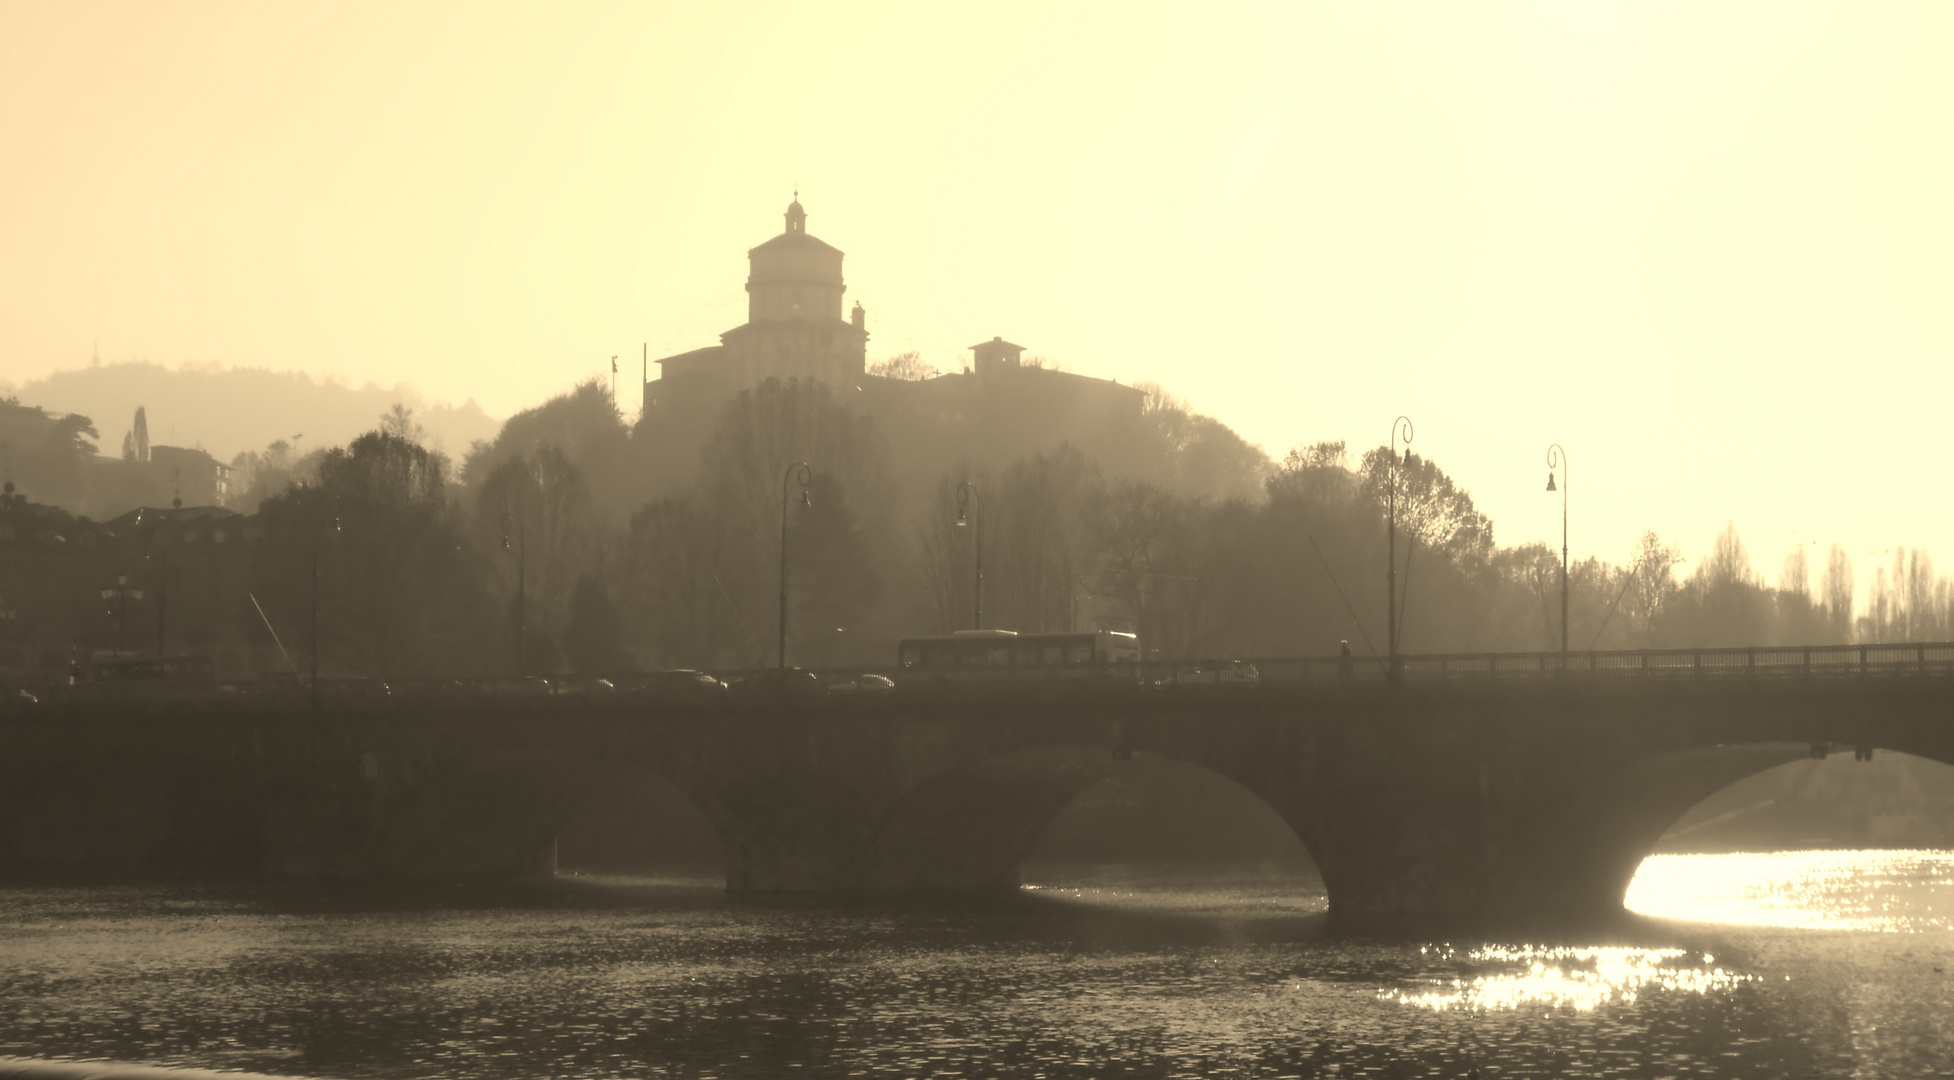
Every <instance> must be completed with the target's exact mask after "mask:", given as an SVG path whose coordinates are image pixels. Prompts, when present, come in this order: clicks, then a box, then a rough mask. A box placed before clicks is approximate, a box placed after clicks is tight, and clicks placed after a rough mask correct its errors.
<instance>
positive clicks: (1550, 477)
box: [1547, 472, 1560, 491]
mask: <svg viewBox="0 0 1954 1080" xmlns="http://www.w3.org/2000/svg"><path fill="white" fill-rule="evenodd" d="M1547 490H1548V491H1559V490H1560V489H1559V488H1557V487H1555V486H1554V474H1553V473H1551V472H1550V473H1548V474H1547Z"/></svg>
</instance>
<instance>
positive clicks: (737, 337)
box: [644, 194, 1146, 445]
mask: <svg viewBox="0 0 1954 1080" xmlns="http://www.w3.org/2000/svg"><path fill="white" fill-rule="evenodd" d="M786 221H787V225H786V231H785V232H782V233H781V234H780V235H779V236H776V237H774V238H773V239H771V240H768V241H767V242H766V243H764V244H761V245H760V246H758V247H755V248H753V249H751V250H749V251H748V252H747V260H748V263H749V265H750V269H749V272H748V275H747V281H746V291H747V321H746V323H745V325H743V326H736V327H734V328H733V329H731V330H728V331H726V332H725V333H723V334H721V335H720V336H719V344H717V345H712V346H708V347H706V348H703V349H694V350H692V351H691V352H685V353H679V354H677V355H674V356H667V357H665V358H664V359H662V360H659V361H658V366H659V371H660V376H659V378H657V379H655V380H651V381H648V382H646V383H645V384H644V417H645V419H646V421H647V422H649V423H652V424H654V425H656V426H657V427H658V428H659V429H661V431H662V433H663V434H664V435H665V436H667V437H675V438H676V441H677V442H678V443H680V444H686V443H692V442H696V441H698V440H701V439H703V438H704V435H705V432H706V430H708V426H709V425H710V424H711V423H712V422H713V419H714V418H715V417H716V416H717V415H718V412H719V409H720V407H721V406H722V405H724V404H725V403H726V402H727V401H728V400H730V399H731V398H732V397H733V396H734V395H736V394H738V393H739V392H740V391H742V390H746V389H749V388H751V387H754V386H757V385H759V384H760V383H762V382H765V381H766V380H767V379H776V378H777V379H781V380H788V379H804V380H813V381H818V382H822V383H826V384H827V385H828V387H829V389H830V390H832V391H834V392H835V393H836V395H837V397H839V398H841V399H842V400H844V401H847V402H850V403H852V407H854V408H857V409H859V410H860V411H862V412H865V413H867V414H869V415H871V416H874V417H875V418H876V420H877V421H878V423H880V424H882V426H883V427H884V429H885V430H889V431H892V432H894V431H900V430H903V429H905V428H913V427H916V426H918V425H922V426H923V427H929V428H935V427H939V426H941V425H948V426H949V427H950V428H951V429H956V428H961V427H972V428H975V429H978V430H973V431H971V432H970V433H969V434H970V436H971V437H972V438H975V439H977V441H978V442H985V441H999V442H1001V443H1008V444H1011V445H1041V444H1042V443H1043V442H1045V441H1047V440H1044V439H1042V438H1037V437H1033V438H1031V439H1030V441H1029V442H1028V443H1022V444H1020V443H1019V442H1018V441H1017V437H1018V436H1019V435H1020V434H1024V435H1030V434H1031V433H1034V432H1038V433H1045V434H1050V433H1054V432H1056V433H1062V434H1065V435H1072V436H1077V435H1079V434H1087V435H1088V436H1089V435H1090V433H1091V432H1092V431H1094V430H1096V429H1098V428H1100V427H1102V426H1105V425H1109V424H1110V425H1120V424H1124V423H1127V422H1128V421H1130V420H1133V419H1137V418H1138V417H1139V415H1140V412H1141V408H1142V406H1143V404H1144V402H1145V399H1146V395H1145V394H1144V393H1143V392H1142V391H1140V390H1139V389H1137V388H1135V387H1131V386H1121V385H1120V384H1119V382H1118V381H1117V380H1111V379H1095V378H1091V377H1089V376H1085V375H1078V374H1074V373H1071V372H1065V371H1058V370H1055V369H1053V368H1048V367H1044V366H1042V365H1039V364H1037V363H1035V362H1034V363H1030V364H1027V363H1024V362H1023V360H1022V356H1023V353H1024V351H1025V349H1024V346H1022V345H1015V344H1012V343H1011V342H1008V341H1005V340H1004V339H1003V338H1001V337H994V338H992V339H991V340H989V341H985V342H979V343H978V344H976V345H973V346H971V351H972V352H973V354H974V358H973V363H972V366H971V367H970V368H969V369H968V370H965V371H962V372H955V373H950V374H945V375H940V376H937V377H935V378H929V379H917V380H906V379H896V378H885V377H882V376H876V375H870V374H868V373H867V370H866V368H865V367H864V359H865V356H866V352H867V347H868V327H867V316H866V315H865V313H864V312H863V310H862V305H861V304H859V303H857V304H856V305H855V306H854V309H853V310H852V311H851V312H850V314H849V317H848V318H847V319H845V320H844V319H843V318H842V314H841V306H842V298H843V293H844V292H845V291H846V285H845V284H844V283H843V281H842V276H841V260H842V253H841V252H840V251H839V250H838V249H836V248H834V247H833V246H831V245H829V244H827V243H825V242H823V241H821V240H817V239H815V238H814V237H812V236H810V235H808V232H807V212H806V211H805V210H803V209H802V208H801V204H800V198H799V195H798V194H796V196H795V199H794V201H793V202H792V203H791V204H789V205H788V207H787V215H786ZM948 433H949V434H954V432H948ZM943 434H946V432H944V431H936V432H934V433H933V434H932V435H931V438H932V439H934V438H936V437H937V436H941V435H943ZM963 441H968V440H963Z"/></svg>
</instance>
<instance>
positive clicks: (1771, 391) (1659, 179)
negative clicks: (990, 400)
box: [0, 0, 1954, 595]
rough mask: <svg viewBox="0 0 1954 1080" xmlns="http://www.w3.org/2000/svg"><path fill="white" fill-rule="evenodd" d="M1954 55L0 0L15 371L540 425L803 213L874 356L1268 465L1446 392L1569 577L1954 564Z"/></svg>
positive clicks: (1790, 6)
mask: <svg viewBox="0 0 1954 1080" xmlns="http://www.w3.org/2000/svg"><path fill="white" fill-rule="evenodd" d="M1950 55H1954V5H1950V4H1945V3H1939V2H1933V3H1927V2H1923V3H1917V4H1876V3H1868V2H1864V0H1856V2H1851V3H1836V4H1833V3H1798V2H1795V0H1769V2H1765V3H1755V4H1715V3H1708V2H1704V0H1691V2H1687V3H1673V4H1660V3H1648V2H1638V3H1614V2H1607V0H1586V2H1582V0H1566V2H1551V3H1549V2H1539V3H1510V4H1496V3H1472V4H1459V3H1451V2H1434V3H1430V4H1421V5H1401V4H1386V3H1377V2H1370V0H1365V2H1361V3H1359V2H1354V0H1353V2H1350V3H1341V4H1330V3H1303V2H1294V0H1292V2H1287V3H1279V4H1267V5H1250V4H1238V5H1225V6H1224V5H1213V4H1184V5H1173V6H1166V5H1162V6H1159V7H1157V8H1153V9H1149V8H1146V7H1143V6H1141V5H1138V4H1133V3H1122V4H1103V5H1083V4H1080V5H1054V4H1052V3H1049V2H1040V3H1025V4H1014V3H995V2H994V3H988V4H984V5H975V6H973V5H964V6H962V7H957V8H954V9H953V8H951V7H949V6H947V5H924V4H913V3H904V4H876V3H854V4H848V5H821V4H805V3H780V4H752V5H736V4H712V3H686V4H679V3H665V4H659V3H618V4H581V5H578V4H532V5H513V4H496V3H490V2H487V0H468V2H467V3H453V4H440V3H435V2H430V0H422V2H416V3H411V4H402V3H397V2H389V3H356V2H348V0H335V2H333V3H314V4H262V3H238V4H217V3H203V4H198V3H190V2H184V3H172V4H154V3H130V4H111V3H86V2H79V0H78V2H73V3H58V4H57V3H40V2H12V0H5V2H0V193H4V198H0V380H4V381H8V382H13V383H20V382H24V381H26V380H27V379H30V378H33V377H36V376H39V375H43V374H45V373H47V372H49V371H52V370H56V369H59V368H65V367H72V366H76V365H79V364H85V363H87V361H88V358H89V355H90V351H91V349H92V348H93V347H94V345H95V343H96V342H97V341H99V342H100V349H101V353H102V356H103V357H104V358H105V359H124V358H131V357H148V358H151V359H154V360H158V361H164V362H180V361H183V360H200V361H217V362H221V363H224V364H232V365H261V366H268V367H272V368H278V369H285V368H298V369H303V370H306V371H310V372H314V373H320V374H327V373H331V374H337V375H341V376H343V377H345V378H348V379H351V380H353V381H355V382H363V381H366V380H375V381H379V382H381V383H383V384H391V383H393V382H396V381H400V380H405V381H408V382H411V383H413V384H415V385H416V386H419V387H420V388H422V389H423V390H424V391H426V392H427V393H428V394H430V395H431V396H434V397H437V398H449V399H455V400H460V399H465V398H469V397H473V398H475V399H477V400H478V401H480V402H481V403H482V404H483V406H484V407H486V408H488V409H489V410H490V411H491V412H494V413H497V414H506V413H508V412H511V411H513V410H515V409H518V408H521V407H523V406H524V405H527V404H530V403H533V402H535V401H537V400H539V399H541V398H543V397H545V396H547V395H549V394H551V393H553V392H556V391H559V390H561V389H564V388H565V387H567V386H568V385H570V384H571V383H573V382H574V381H575V380H577V379H578V378H579V377H582V376H585V375H588V374H591V373H595V372H598V371H600V370H607V369H608V363H609V358H610V357H611V356H612V355H613V354H619V355H621V356H622V357H623V359H622V360H621V361H620V365H621V366H622V367H623V368H624V369H625V373H626V374H625V379H626V381H627V382H628V379H629V377H630V376H631V374H633V373H635V372H636V370H637V368H638V356H639V350H640V347H641V343H644V342H649V346H650V351H651V355H652V356H654V357H656V356H659V355H661V354H665V353H670V352H677V351H680V350H683V349H689V348H695V347H698V346H701V345H707V344H711V343H713V342H714V341H715V340H716V335H717V334H718V333H719V332H720V331H723V330H725V329H728V328H729V327H732V326H734V325H736V324H738V323H740V322H741V321H743V320H744V317H745V294H744V292H742V290H741V285H742V283H743V281H744V278H745V272H746V266H745V251H746V249H747V248H748V247H750V246H752V245H754V244H757V243H759V242H760V241H762V240H764V239H766V238H767V237H769V236H771V235H773V234H774V233H777V232H778V231H779V230H780V216H779V215H780V212H781V210H782V209H783V208H784V206H785V204H786V202H787V201H788V198H789V194H790V191H791V189H792V187H793V185H794V184H795V183H796V182H798V183H799V185H800V189H801V195H802V201H803V202H804V203H805V204H806V206H807V208H808V210H809V214H810V219H809V231H810V232H812V233H814V234H815V235H818V236H820V237H822V238H823V239H826V240H828V241H830V242H832V243H834V244H835V245H836V246H838V247H840V248H842V249H843V250H844V251H846V252H847V253H848V255H847V264H846V271H847V277H848V282H849V298H850V299H851V300H860V301H861V302H862V303H863V304H864V305H865V306H866V307H867V309H868V315H869V328H870V331H871V334H872V338H871V340H870V343H869V355H870V359H871V360H873V359H876V358H879V357H882V356H886V355H888V354H890V353H894V352H898V351H902V350H904V349H909V348H917V349H920V350H922V351H923V352H924V354H925V355H926V356H927V357H928V358H929V359H931V360H932V361H934V362H935V363H937V364H938V365H939V366H941V367H944V368H946V369H947V368H951V367H953V366H954V365H955V364H956V363H957V361H958V359H959V357H960V355H961V354H960V352H959V350H960V349H961V347H962V346H965V345H968V344H970V343H971V342H974V341H978V340H982V339H987V338H989V337H991V336H992V335H1003V336H1004V337H1006V338H1009V339H1011V340H1013V341H1016V342H1019V343H1021V344H1024V345H1026V346H1029V347H1030V349H1031V350H1032V351H1033V352H1034V353H1037V354H1040V355H1043V356H1046V357H1048V358H1052V359H1055V360H1058V361H1060V362H1062V363H1063V364H1065V365H1066V366H1067V367H1069V368H1070V369H1072V370H1075V371H1080V372H1084V373H1087V374H1092V375H1101V376H1106V377H1114V378H1119V379H1120V380H1122V381H1137V380H1143V379H1153V380H1157V381H1159V382H1162V383H1164V384H1166V385H1167V386H1168V387H1169V388H1170V389H1172V390H1174V391H1176V392H1178V393H1181V394H1183V395H1185V396H1186V397H1188V398H1189V399H1191V401H1192V402H1193V404H1194V405H1195V406H1196V407H1197V408H1199V409H1201V410H1203V411H1205V412H1209V413H1212V414H1214V415H1215V416H1218V417H1220V418H1221V419H1223V420H1224V421H1226V422H1228V423H1229V424H1231V425H1233V426H1234V427H1235V428H1236V429H1237V430H1238V431H1240V432H1242V433H1243V434H1244V435H1245V436H1247V437H1248V438H1250V439H1251V440H1253V441H1256V442H1259V443H1261V444H1262V445H1263V446H1264V447H1265V448H1266V449H1267V450H1268V451H1269V452H1270V453H1271V454H1273V455H1275V456H1276V457H1278V458H1279V457H1280V456H1281V455H1282V454H1283V452H1284V451H1285V450H1287V449H1288V448H1289V447H1290V446H1292V445H1295V444H1297V443H1301V442H1309V441H1314V440H1318V439H1337V438H1341V439H1348V440H1350V441H1351V443H1352V444H1353V446H1363V445H1375V444H1377V443H1380V442H1382V441H1383V440H1384V438H1385V435H1386V433H1387V432H1388V430H1389V427H1390V423H1391V420H1392V418H1393V417H1394V416H1396V415H1398V414H1399V413H1407V414H1409V415H1410V416H1411V417H1412V418H1413V419H1414V420H1415V421H1416V425H1417V441H1416V443H1415V447H1416V448H1417V449H1418V450H1420V451H1422V452H1424V453H1426V454H1428V455H1430V456H1432V457H1434V458H1436V459H1437V460H1438V461H1439V462H1440V463H1441V464H1442V465H1443V466H1444V467H1445V468H1446V469H1447V470H1448V471H1449V472H1451V473H1452V474H1453V475H1454V476H1455V477H1456V478H1457V479H1458V480H1459V481H1460V482H1461V483H1462V484H1463V485H1464V486H1465V487H1467V488H1468V489H1469V490H1470V491H1471V492H1472V493H1473V495H1474V497H1475V498H1476V499H1477V500H1478V502H1479V504H1480V506H1481V508H1482V509H1484V510H1486V511H1487V512H1489V513H1490V514H1492V515H1493V517H1494V520H1495V522H1496V527H1497V534H1496V535H1497V537H1498V539H1499V540H1500V541H1501V542H1503V543H1514V542H1518V541H1521V540H1525V539H1531V538H1547V537H1549V536H1550V535H1551V536H1552V537H1553V539H1554V541H1555V542H1556V543H1558V540H1559V537H1558V531H1559V509H1560V508H1559V502H1558V499H1557V498H1556V497H1552V496H1549V495H1547V494H1545V493H1544V491H1543V490H1542V488H1543V487H1544V484H1545V480H1546V475H1545V474H1546V466H1545V462H1544V460H1543V459H1544V455H1545V450H1546V446H1547V444H1548V443H1550V442H1553V441H1559V442H1561V443H1562V444H1564V445H1565V446H1566V447H1567V449H1568V451H1569V454H1570V457H1571V462H1572V467H1573V487H1572V492H1571V495H1572V499H1573V504H1572V505H1573V528H1574V535H1573V545H1574V548H1575V552H1576V555H1577V556H1579V555H1582V554H1585V553H1590V552H1593V553H1598V554H1601V555H1603V556H1605V557H1608V558H1611V559H1616V560H1620V559H1622V558H1624V557H1625V556H1626V554H1627V551H1628V549H1629V547H1630V545H1631V544H1632V542H1633V540H1634V538H1635V535H1636V533H1637V531H1638V530H1640V529H1642V528H1644V527H1653V528H1656V529H1658V530H1660V531H1662V532H1663V533H1664V534H1665V535H1667V536H1669V537H1670V538H1671V539H1672V540H1674V541H1676V542H1678V543H1680V544H1682V545H1683V546H1684V548H1685V549H1686V550H1687V552H1688V553H1689V554H1690V555H1692V556H1694V555H1699V554H1701V553H1702V552H1703V551H1704V550H1705V549H1706V548H1707V547H1708V545H1709V542H1710V539H1711V537H1712V535H1713V534H1714V532H1715V531H1716V530H1717V529H1718V528H1719V527H1720V526H1721V525H1722V523H1723V522H1724V520H1725V519H1726V518H1734V519H1735V520H1736V522H1737V524H1738V526H1739V528H1740V529H1741V530H1742V532H1743V534H1744V536H1745V539H1746V541H1747V542H1748V543H1749V545H1750V547H1751V549H1752V553H1753V557H1754V559H1755V560H1756V561H1757V563H1758V564H1759V565H1760V567H1761V568H1763V569H1765V570H1766V571H1767V572H1768V574H1769V575H1770V576H1771V577H1772V578H1773V579H1775V576H1776V567H1777V562H1778V559H1779V558H1780V557H1781V556H1782V554H1783V552H1784V551H1785V550H1786V548H1787V547H1788V546H1789V545H1791V544H1794V543H1798V542H1814V541H1816V542H1819V543H1821V544H1822V543H1825V542H1830V541H1834V540H1837V541H1841V542H1844V543H1846V544H1848V546H1849V547H1851V549H1852V550H1853V551H1854V552H1855V553H1856V554H1857V555H1859V556H1860V557H1861V560H1862V571H1869V570H1870V566H1871V565H1872V563H1873V562H1874V561H1876V560H1880V559H1882V558H1883V557H1884V556H1883V554H1882V552H1883V550H1884V549H1887V548H1889V547H1891V546H1892V545H1893V544H1895V543H1910V544H1919V545H1923V546H1927V547H1929V548H1931V549H1933V550H1934V551H1935V552H1936V553H1937V554H1938V555H1939V556H1940V559H1939V561H1940V563H1941V565H1942V566H1943V567H1945V568H1947V569H1950V570H1954V482H1950V479H1949V476H1948V471H1947V462H1948V460H1949V458H1950V453H1949V445H1948V432H1947V430H1946V427H1947V424H1946V421H1947V417H1948V412H1949V403H1950V400H1954V395H1950V390H1951V389H1954V376H1950V374H1949V368H1950V364H1949V358H1950V355H1951V354H1954V349H1951V348H1950V347H1951V346H1954V315H1950V312H1954V304H1951V303H1950V302H1949V296H1950V286H1954V150H1950V142H1951V141H1954V117H1951V116H1950V112H1954V64H1950V63H1949V62H1948V57H1949V56H1950ZM620 397H621V398H622V399H625V400H629V399H630V398H629V395H627V394H625V393H621V394H620ZM113 441H114V440H113V439H110V442H113ZM1820 558H1821V559H1822V552H1821V553H1820ZM1864 584H1865V581H1864V578H1862V581H1861V587H1862V595H1863V588H1864Z"/></svg>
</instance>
